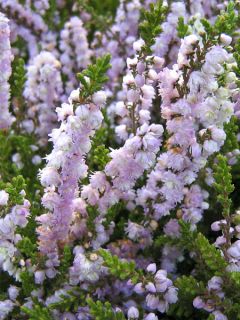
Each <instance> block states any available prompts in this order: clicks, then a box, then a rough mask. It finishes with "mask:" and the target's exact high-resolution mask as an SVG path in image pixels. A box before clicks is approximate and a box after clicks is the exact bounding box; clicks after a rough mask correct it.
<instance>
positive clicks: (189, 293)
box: [169, 276, 205, 319]
mask: <svg viewBox="0 0 240 320" xmlns="http://www.w3.org/2000/svg"><path fill="white" fill-rule="evenodd" d="M174 285H175V286H176V287H177V288H178V303H177V304H176V305H173V306H171V308H170V312H169V314H171V315H174V316H175V317H176V318H178V319H182V318H183V317H184V318H186V319H191V318H190V317H191V316H192V314H193V313H194V308H193V304H192V302H193V300H194V298H195V297H197V296H198V295H200V294H202V293H203V292H204V290H205V286H204V284H203V283H202V282H198V281H197V280H196V279H195V278H194V277H193V276H188V277H187V276H182V277H179V278H178V279H177V280H176V281H175V283H174Z"/></svg>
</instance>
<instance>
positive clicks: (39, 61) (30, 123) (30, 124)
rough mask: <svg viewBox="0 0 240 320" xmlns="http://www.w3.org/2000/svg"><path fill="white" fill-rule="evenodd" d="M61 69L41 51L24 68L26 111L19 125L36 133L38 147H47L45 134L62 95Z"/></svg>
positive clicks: (52, 56) (51, 122) (55, 60)
mask: <svg viewBox="0 0 240 320" xmlns="http://www.w3.org/2000/svg"><path fill="white" fill-rule="evenodd" d="M60 67H61V64H60V62H59V61H58V60H57V59H56V58H55V57H54V55H53V54H52V53H50V52H47V51H42V52H41V53H40V54H39V55H37V56H36V57H35V58H34V59H33V61H32V63H31V64H30V65H29V66H28V68H27V81H26V83H25V89H24V92H23V94H24V97H25V98H26V100H27V102H28V104H29V108H28V110H27V114H28V118H26V119H25V120H24V121H23V122H22V126H23V128H24V129H25V131H27V132H28V133H31V132H33V131H34V132H35V134H36V135H37V136H38V137H39V138H40V141H39V144H40V145H46V144H47V139H48V134H49V133H50V132H51V131H52V129H53V128H54V126H55V124H56V122H57V116H56V113H55V110H54V109H55V108H56V104H57V101H59V98H60V97H61V95H62V92H63V88H62V79H61V74H60Z"/></svg>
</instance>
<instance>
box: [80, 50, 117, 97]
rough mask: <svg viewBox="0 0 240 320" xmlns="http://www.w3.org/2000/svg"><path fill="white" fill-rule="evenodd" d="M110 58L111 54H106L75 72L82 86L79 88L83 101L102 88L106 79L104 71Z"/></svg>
mask: <svg viewBox="0 0 240 320" xmlns="http://www.w3.org/2000/svg"><path fill="white" fill-rule="evenodd" d="M110 60H111V55H110V54H106V55H105V56H102V57H100V58H98V59H97V60H96V62H95V63H94V64H91V65H89V66H88V67H87V69H85V70H84V71H83V72H81V73H78V74H77V78H78V80H79V81H80V83H81V85H82V87H83V88H82V89H81V90H80V98H82V99H83V101H84V100H85V99H87V98H89V97H90V96H92V95H93V94H94V93H95V92H97V91H99V90H100V89H102V86H103V85H104V84H105V82H107V81H108V77H107V76H106V72H107V71H108V69H109V68H110V67H111V65H110Z"/></svg>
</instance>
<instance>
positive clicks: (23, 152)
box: [0, 131, 40, 192]
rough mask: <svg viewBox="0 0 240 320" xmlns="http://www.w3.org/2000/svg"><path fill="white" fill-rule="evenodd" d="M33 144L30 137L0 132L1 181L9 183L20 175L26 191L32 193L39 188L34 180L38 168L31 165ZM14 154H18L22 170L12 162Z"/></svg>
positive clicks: (33, 141)
mask: <svg viewBox="0 0 240 320" xmlns="http://www.w3.org/2000/svg"><path fill="white" fill-rule="evenodd" d="M34 144H35V140H34V137H32V136H30V135H25V134H17V133H16V134H13V133H11V132H4V131H0V173H1V179H2V180H3V181H10V180H11V179H12V178H13V177H14V176H16V175H20V174H21V175H23V176H24V178H25V180H26V184H27V187H28V191H30V192H33V190H36V189H37V188H38V189H39V188H40V184H39V182H38V181H37V180H36V176H37V173H38V169H39V166H36V165H33V164H32V158H33V156H34V155H35V151H33V150H32V148H31V146H32V145H34ZM16 153H18V154H20V157H21V162H22V164H23V167H22V168H18V167H17V166H16V164H15V163H14V162H13V161H12V155H13V154H16ZM30 181H31V183H30ZM32 183H34V187H35V188H33V185H32Z"/></svg>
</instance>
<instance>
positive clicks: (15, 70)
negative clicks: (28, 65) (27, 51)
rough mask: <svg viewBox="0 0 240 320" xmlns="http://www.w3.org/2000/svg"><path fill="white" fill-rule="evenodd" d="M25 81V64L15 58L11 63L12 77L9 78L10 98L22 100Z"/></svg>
mask: <svg viewBox="0 0 240 320" xmlns="http://www.w3.org/2000/svg"><path fill="white" fill-rule="evenodd" d="M25 81H26V70H25V62H24V60H23V59H22V58H18V57H15V59H14V60H13V63H12V75H11V77H10V85H11V96H12V97H14V98H18V99H19V98H20V99H21V98H22V93H23V89H24V84H25Z"/></svg>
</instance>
